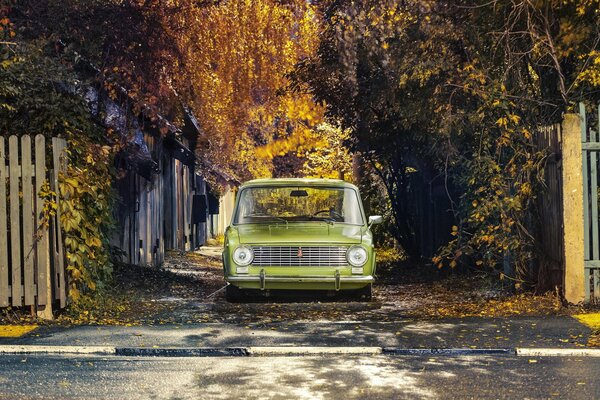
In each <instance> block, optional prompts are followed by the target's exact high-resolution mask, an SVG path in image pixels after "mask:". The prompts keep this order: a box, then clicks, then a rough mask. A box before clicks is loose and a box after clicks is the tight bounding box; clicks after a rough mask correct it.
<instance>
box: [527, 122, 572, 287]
mask: <svg viewBox="0 0 600 400" xmlns="http://www.w3.org/2000/svg"><path fill="white" fill-rule="evenodd" d="M562 133H563V132H562V126H561V125H560V124H555V125H551V126H547V127H543V128H540V129H539V130H538V131H537V132H536V135H535V144H536V146H537V148H538V150H544V151H547V152H548V156H547V158H546V164H545V168H544V183H545V186H546V187H545V190H544V192H543V193H541V195H540V196H538V198H537V204H536V205H537V214H538V215H537V217H538V218H537V220H538V224H537V229H536V231H537V239H538V242H539V244H540V247H541V251H540V252H539V254H538V268H537V271H536V272H537V274H536V275H537V276H534V277H533V278H534V281H536V282H537V290H538V291H540V292H544V291H547V290H553V289H554V288H555V287H556V286H558V287H562V286H563V271H564V268H563V266H564V245H563V237H564V227H563V193H562V190H563V177H562V173H563V171H562Z"/></svg>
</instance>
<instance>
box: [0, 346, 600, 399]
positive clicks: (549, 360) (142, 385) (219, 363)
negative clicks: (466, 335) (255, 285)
mask: <svg viewBox="0 0 600 400" xmlns="http://www.w3.org/2000/svg"><path fill="white" fill-rule="evenodd" d="M598 376H600V358H559V357H545V358H527V357H516V356H507V355H506V356H443V357H442V356H440V357H418V356H369V357H367V356H360V357H359V356H346V357H343V356H333V357H314V356H313V357H237V358H235V357H214V358H145V357H96V356H76V357H75V356H57V355H54V356H43V355H39V356H15V355H5V356H0V399H59V398H69V399H87V398H94V399H232V398H233V399H238V398H239V399H296V398H298V399H344V400H349V399H388V398H390V399H392V398H393V399H398V398H402V399H413V398H414V399H463V398H464V399H469V398H473V399H483V398H493V399H546V398H563V399H597V398H600V380H599V379H598Z"/></svg>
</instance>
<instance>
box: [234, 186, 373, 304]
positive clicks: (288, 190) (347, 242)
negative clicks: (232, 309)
mask: <svg viewBox="0 0 600 400" xmlns="http://www.w3.org/2000/svg"><path fill="white" fill-rule="evenodd" d="M258 203H260V204H258ZM283 203H286V204H288V205H282V204H283ZM321 204H326V205H328V206H329V205H332V206H331V207H327V208H326V209H324V210H317V211H316V212H314V207H318V206H319V205H321ZM311 207H313V209H312V210H311ZM336 207H337V208H338V209H337V210H336ZM258 209H261V210H266V211H261V212H260V213H258V212H257V210H258ZM274 210H275V211H274ZM299 210H300V211H299ZM302 210H304V211H302ZM307 210H308V211H307ZM244 212H245V213H246V215H243V213H244ZM306 212H308V214H307V215H304V214H305V213H306ZM313 212H314V213H313ZM301 214H302V215H301ZM324 214H327V215H324ZM379 222H381V217H379V216H374V217H371V218H369V219H367V218H366V216H365V213H364V210H363V206H362V201H361V199H360V195H359V191H358V188H357V187H356V186H354V185H352V184H350V183H348V182H344V181H341V180H331V179H257V180H253V181H249V182H246V183H245V184H243V185H242V186H241V187H240V189H239V192H238V194H237V196H236V204H235V208H234V213H233V220H232V223H231V225H230V226H229V227H228V228H227V230H226V232H225V243H224V251H223V269H224V274H225V280H226V281H227V282H229V286H228V297H231V296H229V295H230V294H231V292H234V291H236V292H239V291H240V289H258V290H270V289H286V290H289V289H292V290H335V291H339V290H359V291H360V290H362V291H363V293H368V297H369V298H370V290H371V284H372V282H373V279H374V278H373V277H374V275H375V269H376V260H375V249H374V247H373V236H372V234H371V231H370V225H371V224H373V223H379ZM357 247H358V248H362V249H364V250H365V252H366V261H365V260H364V256H365V252H363V251H362V250H360V249H357ZM238 248H240V250H238V251H237V252H236V249H238ZM350 249H352V251H351V253H349V250H350ZM234 253H235V254H236V256H237V257H238V258H237V260H238V261H239V262H236V259H235V257H234ZM348 257H353V258H351V261H352V262H353V264H354V265H355V266H353V265H351V263H350V259H349V258H348ZM242 260H243V262H242ZM250 260H251V262H249V261H250ZM248 262H249V263H248ZM362 262H364V264H363V265H361V266H357V263H359V264H360V263H362ZM247 263H248V264H247ZM244 264H247V265H244Z"/></svg>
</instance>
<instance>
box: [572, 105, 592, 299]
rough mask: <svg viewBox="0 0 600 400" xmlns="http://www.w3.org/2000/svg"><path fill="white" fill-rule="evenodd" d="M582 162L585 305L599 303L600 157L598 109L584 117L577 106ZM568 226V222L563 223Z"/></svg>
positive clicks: (584, 110)
mask: <svg viewBox="0 0 600 400" xmlns="http://www.w3.org/2000/svg"><path fill="white" fill-rule="evenodd" d="M579 115H580V118H581V149H582V158H583V186H584V190H583V218H584V221H583V222H584V225H583V226H584V237H585V242H584V254H585V264H584V268H585V275H584V277H585V278H584V279H585V280H584V285H585V297H586V301H592V302H599V301H600V237H599V229H598V225H599V220H598V187H599V186H600V185H599V184H598V175H599V174H598V166H599V161H600V157H599V154H598V152H600V134H599V133H600V106H598V107H596V108H595V109H594V111H593V112H591V113H587V112H586V108H585V106H584V105H583V104H582V103H580V104H579ZM567 222H568V221H567Z"/></svg>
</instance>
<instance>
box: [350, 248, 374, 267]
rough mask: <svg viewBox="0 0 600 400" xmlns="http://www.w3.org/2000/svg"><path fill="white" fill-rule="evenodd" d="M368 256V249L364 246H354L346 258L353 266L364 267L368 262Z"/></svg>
mask: <svg viewBox="0 0 600 400" xmlns="http://www.w3.org/2000/svg"><path fill="white" fill-rule="evenodd" d="M368 258H369V257H368V255H367V250H365V248H364V247H362V246H352V247H350V248H349V249H348V252H347V253H346V260H348V262H349V263H350V265H352V266H353V267H362V266H363V265H365V264H366V263H367V259H368Z"/></svg>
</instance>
